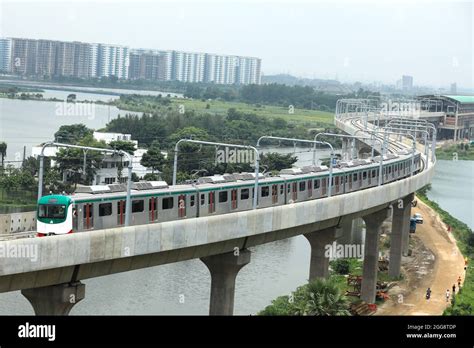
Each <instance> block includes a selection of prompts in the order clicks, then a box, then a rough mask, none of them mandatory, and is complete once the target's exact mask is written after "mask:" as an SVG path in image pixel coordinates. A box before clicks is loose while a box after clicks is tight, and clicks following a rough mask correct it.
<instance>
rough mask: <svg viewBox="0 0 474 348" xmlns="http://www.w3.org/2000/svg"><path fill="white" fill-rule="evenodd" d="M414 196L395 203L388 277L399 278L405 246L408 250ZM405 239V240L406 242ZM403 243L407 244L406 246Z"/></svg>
mask: <svg viewBox="0 0 474 348" xmlns="http://www.w3.org/2000/svg"><path fill="white" fill-rule="evenodd" d="M412 200H413V195H408V196H406V197H404V198H403V199H401V200H400V201H399V202H397V203H394V204H393V205H392V207H393V209H392V210H393V216H392V232H391V234H390V263H389V266H388V275H389V276H390V277H394V278H398V277H399V276H400V268H401V263H402V252H403V248H404V246H405V247H406V248H408V243H407V241H409V238H407V236H408V234H409V226H410V212H411V202H412ZM404 237H405V240H404ZM403 243H407V244H406V245H405V244H403Z"/></svg>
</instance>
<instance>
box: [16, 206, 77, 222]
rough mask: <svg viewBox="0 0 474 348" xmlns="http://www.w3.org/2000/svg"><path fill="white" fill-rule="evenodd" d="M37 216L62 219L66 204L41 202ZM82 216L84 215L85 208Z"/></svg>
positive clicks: (64, 215) (64, 214)
mask: <svg viewBox="0 0 474 348" xmlns="http://www.w3.org/2000/svg"><path fill="white" fill-rule="evenodd" d="M39 217H40V218H49V219H63V218H65V217H66V206H65V205H57V204H50V205H47V204H41V205H40V206H39ZM84 217H86V215H85V210H84ZM12 222H13V220H12Z"/></svg>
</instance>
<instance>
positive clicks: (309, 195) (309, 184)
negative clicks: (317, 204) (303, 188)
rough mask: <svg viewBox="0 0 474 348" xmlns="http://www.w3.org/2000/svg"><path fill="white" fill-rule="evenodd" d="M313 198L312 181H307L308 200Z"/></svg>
mask: <svg viewBox="0 0 474 348" xmlns="http://www.w3.org/2000/svg"><path fill="white" fill-rule="evenodd" d="M311 197H313V180H308V198H311Z"/></svg>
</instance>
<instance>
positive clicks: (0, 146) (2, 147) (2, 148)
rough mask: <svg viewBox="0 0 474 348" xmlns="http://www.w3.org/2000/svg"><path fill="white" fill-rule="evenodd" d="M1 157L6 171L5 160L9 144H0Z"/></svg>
mask: <svg viewBox="0 0 474 348" xmlns="http://www.w3.org/2000/svg"><path fill="white" fill-rule="evenodd" d="M0 156H2V169H4V166H3V164H4V159H5V157H6V156H7V143H5V142H3V141H2V142H0Z"/></svg>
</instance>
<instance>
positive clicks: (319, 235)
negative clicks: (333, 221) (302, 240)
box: [304, 227, 336, 281]
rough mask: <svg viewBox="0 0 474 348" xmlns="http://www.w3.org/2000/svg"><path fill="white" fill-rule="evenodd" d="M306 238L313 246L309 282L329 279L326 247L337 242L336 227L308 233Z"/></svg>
mask: <svg viewBox="0 0 474 348" xmlns="http://www.w3.org/2000/svg"><path fill="white" fill-rule="evenodd" d="M304 236H305V237H306V239H307V240H308V241H309V244H310V245H311V261H310V265H309V280H310V281H312V280H314V279H316V278H327V277H328V276H329V257H326V255H325V252H326V246H327V245H330V244H332V243H333V242H334V241H335V240H336V227H330V228H326V229H324V230H320V231H315V232H311V233H307V234H304Z"/></svg>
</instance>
